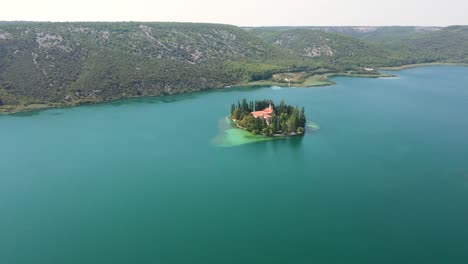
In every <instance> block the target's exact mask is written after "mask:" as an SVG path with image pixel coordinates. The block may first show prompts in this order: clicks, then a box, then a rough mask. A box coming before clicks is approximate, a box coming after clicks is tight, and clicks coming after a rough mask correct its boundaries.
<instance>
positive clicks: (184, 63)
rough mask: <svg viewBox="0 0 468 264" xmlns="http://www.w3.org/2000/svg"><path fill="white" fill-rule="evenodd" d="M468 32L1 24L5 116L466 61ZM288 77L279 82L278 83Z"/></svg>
mask: <svg viewBox="0 0 468 264" xmlns="http://www.w3.org/2000/svg"><path fill="white" fill-rule="evenodd" d="M467 28H468V27H463V26H454V27H447V28H417V27H383V28H380V27H376V28H372V27H369V28H366V27H359V28H356V27H314V28H312V27H303V28H290V27H278V28H248V29H242V28H239V27H235V26H230V25H218V24H199V23H139V22H124V23H92V22H89V23H80V22H76V23H75V22H74V23H34V22H3V23H0V112H2V111H3V112H5V111H15V110H21V109H31V108H35V107H47V106H67V105H77V104H82V103H94V102H101V101H109V100H114V99H118V98H128V97H135V96H159V95H166V94H175V93H186V92H193V91H200V90H203V89H214V88H221V87H224V86H227V85H233V84H248V83H250V82H254V81H265V80H272V79H273V78H272V77H273V75H275V74H277V73H300V74H301V76H300V77H299V78H297V79H298V80H306V79H307V77H308V76H312V75H317V74H326V73H341V72H345V73H351V74H362V73H365V74H367V75H369V74H377V72H376V71H375V70H372V69H371V68H376V67H381V66H400V65H405V64H413V63H427V62H465V63H466V62H468V30H467ZM279 81H281V80H279Z"/></svg>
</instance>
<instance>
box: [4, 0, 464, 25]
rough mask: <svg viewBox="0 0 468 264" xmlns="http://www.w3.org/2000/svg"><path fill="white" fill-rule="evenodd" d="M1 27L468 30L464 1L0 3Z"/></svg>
mask: <svg viewBox="0 0 468 264" xmlns="http://www.w3.org/2000/svg"><path fill="white" fill-rule="evenodd" d="M1 10H2V11H1V12H0V21H1V20H3V21H5V20H6V21H11V20H29V21H184V22H209V23H224V24H233V25H239V26H273V25H284V26H299V25H304V26H306V25H308V26H327V25H328V26H329V25H337V26H340V25H352V26H357V25H363V26H366V25H369V26H373V25H375V26H380V25H416V26H447V25H462V24H463V25H468V0H443V1H442V0H387V1H379V0H284V1H277V0H269V1H268V0H194V1H186V0H185V1H183V0H168V1H161V0H2V4H1Z"/></svg>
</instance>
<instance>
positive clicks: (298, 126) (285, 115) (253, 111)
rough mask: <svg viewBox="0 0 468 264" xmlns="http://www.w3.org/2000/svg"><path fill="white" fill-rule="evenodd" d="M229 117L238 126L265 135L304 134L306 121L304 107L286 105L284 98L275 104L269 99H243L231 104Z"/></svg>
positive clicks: (255, 133)
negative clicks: (248, 100)
mask: <svg viewBox="0 0 468 264" xmlns="http://www.w3.org/2000/svg"><path fill="white" fill-rule="evenodd" d="M229 118H230V119H231V120H232V121H233V122H234V124H236V125H237V126H238V127H240V128H242V129H244V130H247V131H249V132H251V133H252V134H254V135H257V134H262V135H265V136H298V135H304V131H305V130H304V127H305V124H306V122H307V120H306V116H305V113H304V107H302V108H301V109H299V107H295V106H291V105H287V104H285V103H284V100H281V102H280V103H279V105H277V106H275V104H274V102H272V101H271V100H261V101H250V102H247V100H246V99H243V100H242V102H240V101H239V102H237V105H236V104H232V106H231V115H230V117H229Z"/></svg>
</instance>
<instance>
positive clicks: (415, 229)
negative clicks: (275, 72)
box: [0, 67, 468, 264]
mask: <svg viewBox="0 0 468 264" xmlns="http://www.w3.org/2000/svg"><path fill="white" fill-rule="evenodd" d="M396 74H397V75H398V76H399V78H392V79H361V78H344V77H340V78H335V79H334V81H336V82H337V83H338V85H335V86H330V87H320V88H311V89H304V88H285V89H278V88H277V87H275V88H268V87H266V88H257V89H252V88H243V89H231V90H223V91H214V92H203V93H197V94H190V95H180V96H171V97H163V98H145V99H132V100H125V101H119V102H114V103H109V104H100V105H92V106H82V107H76V108H68V109H52V110H47V111H40V112H33V113H26V114H19V115H13V116H0V263H8V264H19V263H47V264H51V263H61V264H62V263H204V264H206V263H463V264H465V263H468V224H467V223H468V206H467V201H468V118H467V114H468V68H463V67H426V68H417V69H410V70H406V71H402V72H397V73H396ZM244 97H246V98H249V99H263V98H272V99H273V100H275V101H279V100H280V99H284V100H285V101H286V102H287V103H290V104H293V105H300V106H305V107H306V111H307V115H308V118H309V120H311V121H314V122H316V123H318V124H319V125H320V130H318V131H315V132H313V133H308V134H306V135H305V136H304V137H302V138H287V139H279V140H271V141H263V142H255V143H248V144H239V143H245V141H244V140H243V138H242V137H239V135H238V134H236V133H234V134H235V135H234V137H232V133H230V132H229V131H228V130H229V127H227V126H225V122H224V118H225V116H226V115H227V112H228V111H229V110H230V104H231V103H232V102H237V100H238V99H242V98H244ZM223 122H224V124H223ZM227 131H228V132H227ZM231 132H232V131H231ZM253 141H256V140H253ZM226 142H228V144H222V143H226ZM232 142H234V143H233V144H230V143H232ZM226 145H229V147H226Z"/></svg>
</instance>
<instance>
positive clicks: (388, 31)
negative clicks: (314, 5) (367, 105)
mask: <svg viewBox="0 0 468 264" xmlns="http://www.w3.org/2000/svg"><path fill="white" fill-rule="evenodd" d="M246 30H248V31H251V32H253V33H254V34H256V35H258V36H259V37H261V38H263V39H264V40H265V41H267V42H270V43H272V44H277V45H280V46H285V47H286V48H288V49H289V50H292V51H293V52H295V53H296V54H299V55H301V53H302V55H304V54H307V52H305V50H311V49H312V50H314V49H315V50H317V51H319V50H321V49H322V50H324V49H325V50H330V49H331V50H335V51H336V52H335V53H334V54H335V55H333V56H328V57H327V56H321V57H322V58H323V59H326V60H327V61H330V60H332V61H333V63H334V64H335V65H347V64H349V62H351V65H353V64H354V63H357V64H362V63H363V62H364V64H366V63H370V64H373V63H375V64H379V65H380V64H385V65H394V66H395V65H398V64H411V63H426V62H454V63H468V26H450V27H444V28H442V27H260V28H247V29H246ZM318 53H319V54H325V55H326V54H330V52H325V53H324V52H318ZM315 54H317V52H316V53H315ZM319 57H320V56H319ZM356 57H357V58H356ZM349 58H350V59H351V61H349Z"/></svg>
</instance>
